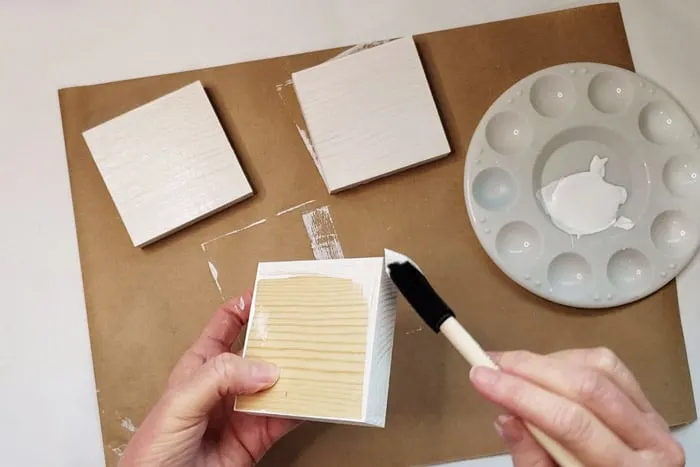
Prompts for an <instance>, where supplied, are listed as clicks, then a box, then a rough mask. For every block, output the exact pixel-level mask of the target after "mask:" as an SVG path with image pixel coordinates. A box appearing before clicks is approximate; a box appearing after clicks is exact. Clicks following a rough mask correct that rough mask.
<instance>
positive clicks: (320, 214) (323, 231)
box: [302, 206, 345, 259]
mask: <svg viewBox="0 0 700 467" xmlns="http://www.w3.org/2000/svg"><path fill="white" fill-rule="evenodd" d="M302 219H303V221H304V227H305V228H306V234H307V235H308V236H309V240H310V241H311V249H312V250H313V253H314V258H316V259H342V258H344V257H345V256H344V255H343V248H342V247H341V246H340V240H339V239H338V234H337V233H336V231H335V225H334V224H333V218H332V217H331V213H330V210H329V208H328V206H322V207H320V208H318V209H314V210H313V211H309V212H306V213H304V214H302Z"/></svg>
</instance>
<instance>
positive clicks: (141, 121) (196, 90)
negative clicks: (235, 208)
mask: <svg viewBox="0 0 700 467" xmlns="http://www.w3.org/2000/svg"><path fill="white" fill-rule="evenodd" d="M83 138H84V139H85V142H86V143H87V145H88V148H89V149H90V153H91V154H92V157H93V159H94V160H95V163H96V164H97V168H98V169H99V171H100V174H101V175H102V178H103V180H104V182H105V184H106V185H107V189H108V190H109V193H110V195H111V196H112V200H113V201H114V204H115V205H116V207H117V210H118V211H119V215H120V216H121V218H122V221H123V223H124V225H125V226H126V230H127V231H128V233H129V236H130V237H131V241H132V243H133V244H134V246H144V245H146V244H148V243H151V242H154V241H156V240H158V239H160V238H162V237H164V236H166V235H168V234H170V233H172V232H175V231H177V230H179V229H181V228H183V227H185V226H187V225H189V224H192V223H194V222H196V221H197V220H200V219H202V218H204V217H206V216H209V215H211V214H213V213H215V212H216V211H218V210H221V209H223V208H225V207H227V206H230V205H231V204H234V203H236V202H238V201H240V200H242V199H244V198H247V197H248V196H250V195H252V193H253V191H252V189H251V187H250V184H249V183H248V180H247V179H246V176H245V174H244V173H243V169H242V168H241V165H240V163H239V162H238V159H237V157H236V154H235V153H234V151H233V148H232V147H231V144H230V143H229V141H228V139H227V137H226V134H225V133H224V130H223V128H222V126H221V123H220V122H219V120H218V118H217V116H216V113H215V112H214V109H213V107H212V105H211V103H210V102H209V99H208V97H207V95H206V93H205V91H204V88H203V87H202V84H201V83H200V82H199V81H196V82H194V83H192V84H189V85H187V86H185V87H183V88H181V89H179V90H176V91H174V92H172V93H170V94H167V95H165V96H163V97H160V98H158V99H156V100H154V101H151V102H149V103H147V104H145V105H143V106H141V107H138V108H136V109H134V110H131V111H129V112H127V113H125V114H122V115H120V116H118V117H116V118H114V119H112V120H109V121H107V122H105V123H103V124H101V125H98V126H96V127H94V128H91V129H89V130H87V131H85V132H84V133H83Z"/></svg>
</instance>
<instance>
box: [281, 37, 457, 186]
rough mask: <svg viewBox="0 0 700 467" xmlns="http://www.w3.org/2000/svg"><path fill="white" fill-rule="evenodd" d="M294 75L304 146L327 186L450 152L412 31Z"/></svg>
mask: <svg viewBox="0 0 700 467" xmlns="http://www.w3.org/2000/svg"><path fill="white" fill-rule="evenodd" d="M292 80H293V82H294V88H295V91H296V93H297V97H298V99H299V103H300V105H301V109H302V113H303V115H304V120H305V121H306V126H307V128H308V130H309V136H310V138H311V143H312V144H311V145H307V146H311V147H313V154H315V157H316V160H317V165H318V166H319V170H320V172H321V174H322V177H323V179H324V182H325V183H326V186H327V188H328V191H329V192H331V193H333V192H336V191H339V190H342V189H345V188H349V187H352V186H354V185H358V184H361V183H364V182H368V181H370V180H373V179H376V178H378V177H382V176H385V175H389V174H391V173H394V172H398V171H400V170H404V169H406V168H409V167H413V166H415V165H419V164H423V163H425V162H428V161H431V160H434V159H436V158H439V157H442V156H445V155H447V154H448V153H449V152H450V146H449V143H448V141H447V137H446V135H445V131H444V128H443V126H442V122H441V121H440V115H439V114H438V111H437V107H436V105H435V101H434V100H433V96H432V93H431V91H430V87H429V85H428V81H427V79H426V76H425V72H424V70H423V66H422V64H421V61H420V57H419V55H418V50H417V48H416V45H415V43H414V42H413V38H412V37H407V38H404V39H398V40H395V41H392V42H388V43H386V44H382V45H379V46H376V47H372V48H369V49H367V50H362V51H360V52H356V53H353V54H350V55H346V56H343V57H340V58H336V59H335V60H331V61H328V62H325V63H322V64H320V65H318V66H315V67H312V68H309V69H306V70H302V71H299V72H296V73H294V74H293V75H292ZM302 136H303V135H302Z"/></svg>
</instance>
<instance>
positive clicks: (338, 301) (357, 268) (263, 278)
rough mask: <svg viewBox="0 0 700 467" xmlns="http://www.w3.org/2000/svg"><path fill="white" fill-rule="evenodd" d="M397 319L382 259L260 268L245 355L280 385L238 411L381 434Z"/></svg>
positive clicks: (244, 399) (242, 400)
mask: <svg viewBox="0 0 700 467" xmlns="http://www.w3.org/2000/svg"><path fill="white" fill-rule="evenodd" d="M395 319H396V291H395V288H394V285H393V283H392V282H391V281H390V280H389V278H388V277H387V276H386V273H385V271H384V259H383V258H361V259H339V260H320V261H291V262H281V263H261V264H260V265H259V266H258V277H257V280H256V285H255V292H254V296H253V303H252V311H251V316H250V321H249V325H248V331H247V335H246V343H245V348H244V351H243V355H244V356H245V358H251V359H263V360H267V361H270V362H273V363H275V364H277V365H278V366H279V367H280V379H279V381H278V382H277V384H275V386H273V387H272V388H271V389H269V390H267V391H265V392H262V393H260V394H255V395H251V396H239V397H238V398H237V400H236V405H235V410H237V411H242V412H250V413H264V414H269V415H275V416H282V417H288V418H299V419H306V420H317V421H326V422H334V423H348V424H359V425H371V426H384V421H385V418H386V407H387V397H388V391H389V374H390V371H391V354H392V349H393V338H394V326H395Z"/></svg>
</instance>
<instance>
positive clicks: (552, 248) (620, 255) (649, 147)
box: [464, 63, 700, 308]
mask: <svg viewBox="0 0 700 467" xmlns="http://www.w3.org/2000/svg"><path fill="white" fill-rule="evenodd" d="M594 158H595V161H594V162H595V163H600V161H603V162H602V163H604V164H605V168H604V179H605V182H607V183H609V184H612V185H615V186H617V187H621V188H619V190H620V192H622V193H623V195H622V196H621V201H622V200H624V202H623V203H622V204H621V205H620V206H619V209H618V212H617V215H618V216H619V217H620V219H624V220H625V222H623V223H620V221H618V222H616V225H615V226H610V227H609V228H607V229H605V230H603V231H601V232H598V233H595V234H591V235H582V236H580V237H577V236H576V235H570V234H568V233H566V232H565V231H564V230H562V229H561V228H560V227H561V226H560V227H557V226H555V224H554V222H553V220H552V218H551V217H550V215H549V212H548V210H547V208H546V203H543V201H542V193H543V192H544V191H543V188H544V187H546V186H548V185H550V186H552V185H556V183H555V182H557V181H558V180H561V179H563V178H564V177H570V176H572V175H574V174H578V173H581V172H587V171H588V170H589V167H590V169H591V171H592V170H593V166H594V163H592V160H593V159H594ZM699 178H700V137H698V133H697V130H696V129H695V127H694V126H693V124H692V122H691V120H690V118H689V117H688V115H687V114H686V113H685V111H684V110H683V109H682V108H681V107H680V106H679V105H678V104H677V103H676V102H675V101H674V100H673V99H672V98H671V97H670V96H669V95H668V94H667V93H666V92H665V91H664V90H662V89H660V88H659V87H657V86H656V85H654V84H653V83H651V82H649V81H647V80H645V79H644V78H642V77H640V76H639V75H637V74H635V73H632V72H630V71H627V70H624V69H621V68H617V67H613V66H608V65H601V64H594V63H575V64H567V65H559V66H555V67H552V68H548V69H545V70H541V71H539V72H537V73H535V74H533V75H530V76H528V77H527V78H525V79H523V80H521V81H520V82H518V83H517V84H515V85H514V86H513V87H512V88H510V89H509V90H507V91H506V92H505V93H504V94H503V95H502V96H501V97H499V98H498V99H497V100H496V101H495V102H494V103H493V105H492V106H491V107H490V108H489V110H488V111H487V112H486V114H485V115H484V117H483V119H482V120H481V122H480V123H479V125H478V127H477V128H476V131H475V132H474V136H473V138H472V141H471V143H470V146H469V150H468V152H467V163H466V167H465V175H464V191H465V198H466V202H467V209H468V211H469V219H470V221H471V224H472V227H473V228H474V231H475V232H476V235H477V237H478V238H479V241H480V242H481V245H482V246H483V248H484V249H485V250H486V252H487V253H488V255H489V256H490V257H491V259H492V260H493V261H494V262H495V263H496V264H497V265H498V266H499V267H500V268H501V270H503V272H505V273H506V274H507V275H508V276H509V277H510V278H511V279H513V280H514V281H516V282H517V283H518V284H520V285H521V286H523V287H525V288H526V289H528V290H529V291H531V292H533V293H535V294H537V295H539V296H541V297H543V298H545V299H548V300H551V301H553V302H557V303H561V304H564V305H568V306H574V307H582V308H607V307H612V306H618V305H622V304H625V303H629V302H632V301H635V300H638V299H640V298H643V297H645V296H647V295H649V294H651V293H653V292H654V291H656V290H658V289H659V288H661V287H662V286H663V285H665V284H666V283H668V282H669V281H670V280H671V279H673V278H674V277H675V276H676V275H677V274H678V272H679V271H680V270H681V269H682V268H683V267H684V266H685V265H686V264H687V263H688V262H689V261H690V259H692V257H693V256H694V254H695V252H696V250H697V248H698V244H699V243H700V228H699V221H700V179H699ZM601 183H602V182H601ZM594 187H597V185H596V184H592V185H591V186H590V189H593V188H594ZM586 188H588V185H585V186H584V187H583V188H581V189H582V190H585V189H586ZM622 188H624V190H622ZM625 190H626V193H624V192H625ZM569 191H571V190H569ZM596 193H597V194H598V193H599V192H596ZM579 194H580V193H579ZM583 196H585V193H584V194H583ZM598 197H599V196H598ZM617 224H622V225H623V227H624V228H620V227H618V225H617ZM630 227H631V228H630Z"/></svg>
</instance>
